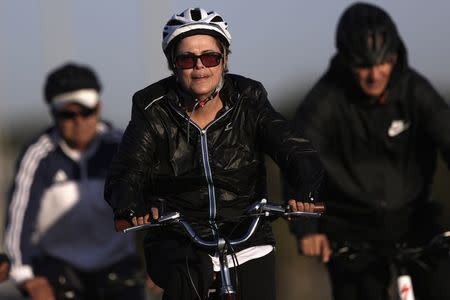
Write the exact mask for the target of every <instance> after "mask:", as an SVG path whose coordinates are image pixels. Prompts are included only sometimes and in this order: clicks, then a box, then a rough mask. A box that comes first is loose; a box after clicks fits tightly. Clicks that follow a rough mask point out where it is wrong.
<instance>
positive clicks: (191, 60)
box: [175, 52, 223, 69]
mask: <svg viewBox="0 0 450 300" xmlns="http://www.w3.org/2000/svg"><path fill="white" fill-rule="evenodd" d="M199 58H200V60H201V62H202V64H203V65H204V66H205V67H207V68H211V67H215V66H218V65H219V64H220V61H221V60H222V58H223V55H222V53H218V52H207V53H203V54H200V55H194V54H192V53H186V54H180V55H177V56H176V57H175V66H176V67H177V68H180V69H192V68H193V67H195V65H196V64H197V59H199Z"/></svg>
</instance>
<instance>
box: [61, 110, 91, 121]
mask: <svg viewBox="0 0 450 300" xmlns="http://www.w3.org/2000/svg"><path fill="white" fill-rule="evenodd" d="M96 112H97V108H92V109H91V108H82V109H81V110H80V111H69V110H66V111H64V110H63V111H59V112H56V113H55V116H56V117H57V118H58V119H62V120H73V119H76V117H78V116H80V117H82V118H83V119H85V118H88V117H90V116H92V115H94V114H95V113H96Z"/></svg>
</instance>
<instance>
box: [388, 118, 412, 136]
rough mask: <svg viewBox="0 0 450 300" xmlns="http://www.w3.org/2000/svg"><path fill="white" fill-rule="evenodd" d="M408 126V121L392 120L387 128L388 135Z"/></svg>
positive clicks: (393, 134) (395, 133) (398, 132)
mask: <svg viewBox="0 0 450 300" xmlns="http://www.w3.org/2000/svg"><path fill="white" fill-rule="evenodd" d="M409 126H410V123H409V122H405V121H403V120H393V121H392V123H391V126H390V127H389V129H388V135H389V136H390V137H394V136H397V135H399V134H400V133H402V132H404V131H406V130H408V128H409Z"/></svg>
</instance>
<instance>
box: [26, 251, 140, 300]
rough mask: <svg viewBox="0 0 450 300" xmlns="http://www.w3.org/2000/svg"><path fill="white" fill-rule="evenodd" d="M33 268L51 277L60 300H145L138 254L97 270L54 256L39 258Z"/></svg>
mask: <svg viewBox="0 0 450 300" xmlns="http://www.w3.org/2000/svg"><path fill="white" fill-rule="evenodd" d="M33 267H34V270H35V275H36V276H44V277H46V278H47V279H48V280H49V282H50V284H51V285H52V287H53V289H54V292H55V296H56V298H57V299H58V300H64V299H73V300H128V299H133V300H134V299H136V300H143V299H145V290H144V277H145V276H144V274H143V272H142V267H141V263H140V261H139V259H138V258H137V257H128V258H126V259H123V260H122V261H120V262H118V263H116V264H114V265H112V266H109V267H107V268H104V269H101V270H97V271H95V272H83V271H81V270H78V269H76V268H74V267H73V266H70V265H68V264H67V263H65V262H63V261H60V260H58V259H55V258H51V257H43V258H40V259H39V260H37V261H35V262H34V264H33Z"/></svg>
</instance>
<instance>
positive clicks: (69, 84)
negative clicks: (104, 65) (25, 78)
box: [5, 63, 144, 300]
mask: <svg viewBox="0 0 450 300" xmlns="http://www.w3.org/2000/svg"><path fill="white" fill-rule="evenodd" d="M100 92H101V84H100V82H99V80H98V79H97V77H96V75H95V73H94V72H93V71H92V70H91V69H90V68H89V67H87V66H83V65H78V64H73V63H70V64H66V65H63V66H61V67H59V68H57V69H56V70H53V71H52V72H51V73H49V75H48V77H47V80H46V83H45V87H44V94H45V100H46V102H47V104H48V105H49V108H50V111H51V115H52V117H53V120H54V126H53V127H51V128H49V129H47V130H46V131H45V132H44V133H42V134H40V135H39V136H38V137H37V138H35V139H34V140H33V141H32V142H31V143H30V144H29V145H28V146H27V147H26V149H25V151H24V152H23V153H22V155H21V156H20V158H19V161H18V164H17V170H16V176H15V181H14V183H13V186H12V188H11V192H10V198H9V199H10V205H9V214H8V225H7V231H6V238H5V246H6V250H7V254H8V256H9V258H10V259H11V263H12V265H11V272H10V277H11V279H12V280H13V281H14V282H15V283H16V284H17V286H18V287H19V288H20V289H21V291H22V292H23V293H24V294H27V295H29V296H30V298H31V299H33V300H40V299H45V300H51V299H109V300H110V299H117V300H119V299H120V300H122V299H143V297H144V296H143V295H144V291H143V284H142V282H143V280H142V279H143V278H142V277H141V276H140V275H139V274H140V273H139V272H140V262H139V259H138V258H137V256H136V254H135V247H134V239H133V237H132V236H128V235H127V236H124V235H119V234H117V233H116V232H115V231H114V228H113V226H112V224H111V220H112V217H113V216H112V212H111V210H110V208H109V207H108V206H107V204H106V203H105V201H104V200H103V185H104V179H105V176H106V173H107V171H108V167H109V163H110V161H111V159H112V157H113V155H114V153H115V152H116V149H117V145H118V143H119V141H120V139H121V132H120V131H118V130H116V129H113V128H112V127H111V125H110V124H108V123H105V122H103V121H101V120H100Z"/></svg>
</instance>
